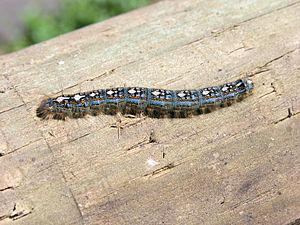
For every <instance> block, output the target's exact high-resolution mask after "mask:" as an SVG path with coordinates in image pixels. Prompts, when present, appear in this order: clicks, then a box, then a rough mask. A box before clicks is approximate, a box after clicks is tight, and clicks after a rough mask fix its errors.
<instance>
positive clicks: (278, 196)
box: [0, 0, 300, 225]
mask: <svg viewBox="0 0 300 225" xmlns="http://www.w3.org/2000/svg"><path fill="white" fill-rule="evenodd" d="M299 21H300V1H296V0H286V1H280V0H269V1H240V0H231V1H226V0H223V1H219V0H202V1H200V0H199V1H197V0H180V1H179V0H178V1H171V0H170V1H162V2H159V3H157V4H154V5H151V6H149V7H146V8H143V9H140V10H137V11H134V12H131V13H128V14H125V15H122V16H118V17H115V18H113V19H110V20H107V21H105V22H103V23H99V24H96V25H93V26H89V27H87V28H85V29H81V30H78V31H75V32H72V33H69V34H66V35H63V36H60V37H58V38H55V39H53V40H50V41H47V42H45V43H41V44H38V45H36V46H33V47H30V48H28V49H25V50H22V51H19V52H17V53H14V54H10V55H5V56H2V57H1V59H0V83H1V86H0V87H1V90H0V91H1V93H0V128H1V132H0V152H1V157H0V174H1V177H0V224H1V225H2V224H55V225H57V224H113V225H115V224H288V223H290V224H292V223H294V224H296V223H297V221H298V222H299V219H298V218H299V217H300V185H299V183H300V166H299V164H300V159H299V155H300V153H299V150H300V138H299V137H300V89H299V86H300V25H299ZM244 76H251V78H252V79H253V81H254V83H255V85H256V86H255V91H254V94H253V95H252V96H251V97H249V98H247V99H245V100H244V101H243V102H241V103H238V104H235V105H233V106H232V107H229V108H226V109H222V110H219V111H216V112H213V113H211V114H207V115H202V116H197V117H194V118H191V119H174V120H170V119H162V120H155V119H149V118H135V119H128V118H121V123H120V124H119V126H121V128H122V129H121V136H120V139H119V140H118V139H117V136H118V132H117V129H116V128H115V127H114V125H115V124H116V123H117V119H116V118H115V117H110V116H98V117H87V118H86V119H78V120H68V121H65V122H64V121H55V120H49V121H40V120H39V119H38V118H37V117H36V115H35V110H36V107H37V106H38V104H39V103H40V101H41V100H42V99H43V98H44V97H45V96H48V95H55V94H57V93H60V92H61V90H62V89H63V90H64V92H65V93H68V92H69V93H73V92H78V91H80V90H81V91H87V90H91V89H94V88H106V87H113V86H123V85H126V86H145V87H161V88H170V89H180V88H196V87H204V86H209V85H215V84H219V83H223V82H224V81H231V80H235V79H237V78H240V77H244ZM152 131H153V132H154V134H155V136H156V138H155V142H149V136H150V134H151V132H152ZM151 160H152V161H151ZM151 162H152V163H153V164H152V165H151Z"/></svg>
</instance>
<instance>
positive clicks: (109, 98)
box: [36, 79, 254, 120]
mask: <svg viewBox="0 0 300 225" xmlns="http://www.w3.org/2000/svg"><path fill="white" fill-rule="evenodd" d="M253 88H254V86H253V83H252V81H251V80H249V79H239V80H236V81H234V82H230V83H224V84H222V85H219V86H213V87H208V88H201V89H194V90H165V89H157V88H142V87H118V88H109V89H100V90H93V91H90V92H84V93H77V94H75V95H61V96H58V97H56V98H48V99H46V100H43V101H42V102H41V104H40V106H39V108H38V109H37V111H36V113H37V116H38V117H40V118H42V119H48V118H53V119H58V120H65V119H66V117H70V118H81V117H84V116H85V115H87V114H89V115H92V116H96V115H98V114H101V113H102V114H108V115H115V114H117V113H118V112H120V113H121V114H133V115H139V114H144V115H146V116H149V117H154V118H163V117H169V118H186V117H190V116H192V115H197V114H203V113H208V112H211V111H212V110H214V109H216V108H220V107H225V106H229V105H231V104H232V103H234V102H236V101H240V100H242V99H243V98H245V97H246V96H247V95H248V94H250V93H251V92H252V89H253Z"/></svg>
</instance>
